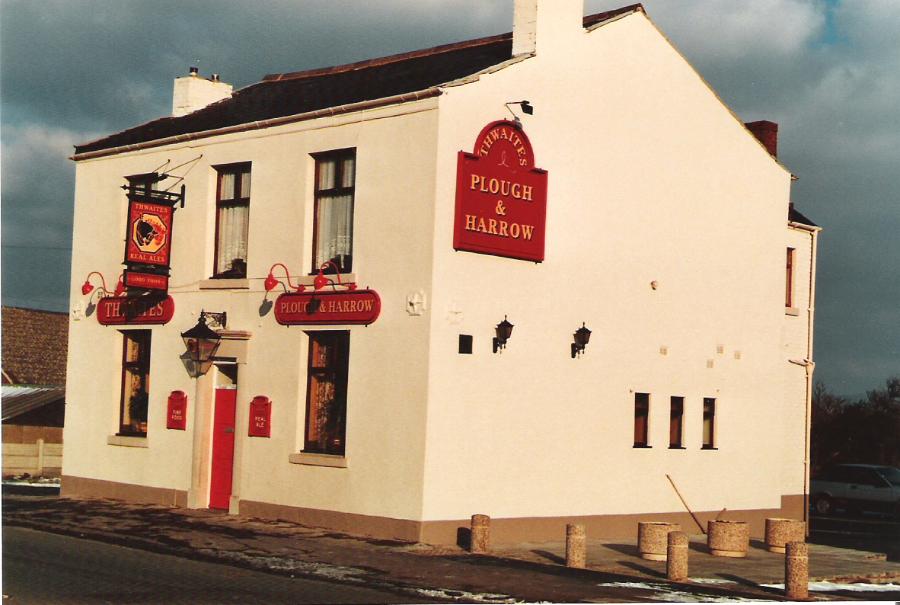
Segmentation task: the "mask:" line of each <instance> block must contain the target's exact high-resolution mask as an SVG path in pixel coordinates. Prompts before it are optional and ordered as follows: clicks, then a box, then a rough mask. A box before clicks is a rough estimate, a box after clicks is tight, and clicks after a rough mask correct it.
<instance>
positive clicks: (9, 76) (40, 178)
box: [0, 0, 900, 393]
mask: <svg viewBox="0 0 900 605" xmlns="http://www.w3.org/2000/svg"><path fill="white" fill-rule="evenodd" d="M627 3H628V2H627V1H625V0H586V2H585V12H587V13H590V12H597V11H600V10H606V9H609V8H615V7H618V6H622V5H624V4H627ZM512 4H513V3H512V0H494V1H484V0H384V1H380V2H377V3H370V2H369V3H366V2H361V1H358V0H356V1H351V0H328V1H326V0H304V1H299V0H281V1H275V0H270V1H264V2H253V3H250V2H236V1H220V0H190V1H183V0H182V1H174V0H156V1H152V2H148V1H146V0H141V1H137V0H95V1H85V0H64V1H59V0H43V1H40V2H39V1H34V0H24V1H20V0H16V1H9V0H4V1H2V2H0V59H2V72H0V99H2V104H3V112H2V127H3V130H2V141H3V192H2V193H3V206H2V209H3V210H2V211H3V217H2V221H3V242H4V248H3V285H4V291H3V297H4V301H7V300H13V298H11V297H13V296H14V297H15V300H16V301H24V302H25V303H27V301H28V300H31V301H32V302H31V304H39V305H41V306H45V307H46V306H52V307H55V308H58V309H64V308H65V307H66V302H65V301H66V296H65V294H64V291H65V288H66V285H65V279H66V276H64V275H63V273H65V267H66V263H67V257H66V252H65V250H63V249H62V248H65V247H66V246H67V245H68V242H69V239H70V234H69V233H70V231H71V200H72V188H73V182H72V174H73V169H72V166H71V162H68V161H67V160H65V159H64V158H65V156H66V155H68V154H69V153H70V152H71V144H73V143H75V142H84V141H86V140H89V139H91V138H93V137H95V136H99V135H101V134H104V133H109V132H113V131H116V130H119V129H122V128H125V127H128V126H132V125H134V124H137V123H140V122H144V121H147V120H150V119H153V118H156V117H159V116H161V115H166V114H168V113H169V111H170V109H171V87H172V78H173V77H175V76H177V75H181V74H183V73H185V71H186V69H187V67H188V66H189V65H190V64H191V63H192V62H193V61H194V60H199V62H200V63H199V64H200V68H201V72H203V73H204V74H209V73H210V72H219V73H221V74H222V77H223V79H224V80H225V81H228V82H231V83H234V84H235V86H236V87H242V86H246V85H248V84H251V83H253V82H256V81H258V80H259V79H260V78H261V77H262V76H263V75H264V74H266V73H272V72H283V71H294V70H300V69H307V68H311V67H320V66H326V65H334V64H339V63H344V62H349V61H355V60H361V59H365V58H370V57H374V56H380V55H385V54H390V53H395V52H403V51H407V50H412V49H416V48H423V47H427V46H433V45H437V44H443V43H448V42H454V41H457V40H463V39H467V38H472V37H477V36H483V35H490V34H495V33H500V32H503V31H509V30H510V29H511V23H512ZM645 6H646V7H647V11H648V13H649V15H650V17H651V18H652V19H653V20H654V22H655V23H657V25H659V27H660V29H661V30H662V31H663V32H664V33H665V34H666V35H667V36H668V37H669V38H670V39H671V40H672V42H673V43H674V44H675V46H676V47H677V48H678V49H679V50H680V51H681V52H682V53H683V54H684V55H685V57H686V58H687V59H688V60H689V61H690V62H691V63H692V64H693V65H694V66H695V67H696V68H697V70H698V71H699V72H700V74H701V75H702V76H703V77H704V79H706V80H707V81H708V82H709V83H710V85H711V86H712V87H713V88H714V89H715V90H716V92H717V93H718V94H719V95H720V96H721V98H722V99H723V100H724V101H725V102H726V103H727V104H728V105H729V106H730V107H731V108H732V109H733V110H734V111H735V112H736V113H737V114H738V115H739V116H740V118H741V119H742V120H744V121H750V120H757V119H771V120H773V121H777V122H779V124H780V141H779V151H780V158H781V160H782V162H783V163H784V164H785V165H786V166H787V167H788V168H789V169H790V170H791V171H792V172H794V173H795V174H797V175H798V176H799V177H800V180H799V181H798V182H797V183H795V184H794V187H793V199H794V201H795V202H796V203H797V205H798V207H800V209H801V210H802V211H803V212H804V213H806V214H807V215H808V216H810V217H811V218H812V219H813V220H815V221H817V222H818V223H819V224H821V225H822V226H823V227H824V229H825V231H824V232H823V234H822V238H821V243H820V256H819V272H818V300H817V309H816V314H817V315H816V317H817V331H816V358H817V363H818V366H817V371H816V376H817V378H821V379H823V380H825V381H826V383H828V384H829V386H831V387H832V388H833V389H834V390H836V391H838V392H844V393H858V392H862V391H864V390H866V389H871V388H874V387H875V386H877V385H879V384H880V383H882V382H883V380H884V379H885V378H886V377H887V376H888V375H890V374H892V373H893V374H896V373H900V304H898V302H897V301H898V300H900V277H898V275H900V237H898V236H897V233H900V202H898V193H897V191H900V186H898V185H900V183H898V180H900V177H898V173H900V103H898V102H897V99H898V98H900V44H898V42H897V40H896V37H897V32H898V31H900V2H896V1H894V0H853V1H849V0H840V1H839V0H754V1H753V2H735V1H733V0H647V1H646V2H645ZM38 225H40V227H38ZM9 244H14V245H16V246H24V245H40V246H44V248H40V249H38V248H33V249H30V250H29V249H25V248H11V247H9ZM23 251H24V252H23ZM48 266H49V267H50V269H47V268H46V267H48ZM61 268H62V269H61ZM48 271H49V272H50V273H51V274H52V276H48V280H51V281H52V283H53V284H57V282H58V284H57V285H54V286H53V288H55V290H53V293H52V294H49V293H48V287H47V286H42V287H39V288H38V287H35V286H34V285H33V280H28V279H23V278H22V275H27V274H29V273H34V272H38V273H41V272H43V273H47V272H48ZM48 283H49V282H48ZM51 289H52V288H51ZM48 300H51V301H52V302H50V303H48V302H47V301H48Z"/></svg>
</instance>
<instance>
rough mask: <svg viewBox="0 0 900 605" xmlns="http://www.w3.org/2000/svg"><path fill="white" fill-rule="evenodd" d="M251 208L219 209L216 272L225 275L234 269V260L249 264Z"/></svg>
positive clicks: (230, 207) (226, 207)
mask: <svg viewBox="0 0 900 605" xmlns="http://www.w3.org/2000/svg"><path fill="white" fill-rule="evenodd" d="M249 218H250V206H249V205H247V206H244V205H242V206H225V207H220V208H219V241H218V251H219V257H218V258H217V259H216V271H217V272H218V273H223V272H225V271H228V270H229V269H232V268H235V267H234V260H235V259H239V260H241V261H243V264H244V266H246V262H247V231H248V227H249V220H248V219H249Z"/></svg>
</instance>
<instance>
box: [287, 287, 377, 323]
mask: <svg viewBox="0 0 900 605" xmlns="http://www.w3.org/2000/svg"><path fill="white" fill-rule="evenodd" d="M380 313H381V298H379V297H378V293H377V292H375V290H369V289H366V290H347V291H340V292H292V293H289V294H282V295H281V296H279V297H278V298H277V299H276V300H275V321H277V322H278V323H280V324H281V325H283V326H294V325H307V326H310V325H311V326H315V325H328V324H338V325H341V324H348V325H368V324H370V323H372V322H373V321H375V320H376V319H378V315H379V314H380Z"/></svg>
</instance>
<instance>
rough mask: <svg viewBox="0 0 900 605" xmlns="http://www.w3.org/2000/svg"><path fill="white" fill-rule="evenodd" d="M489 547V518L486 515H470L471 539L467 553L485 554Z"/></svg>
mask: <svg viewBox="0 0 900 605" xmlns="http://www.w3.org/2000/svg"><path fill="white" fill-rule="evenodd" d="M490 547H491V518H490V517H488V516H487V515H472V537H471V539H470V541H469V552H479V553H485V552H487V551H488V550H490Z"/></svg>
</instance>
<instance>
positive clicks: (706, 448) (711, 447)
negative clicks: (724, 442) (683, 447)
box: [700, 445, 719, 450]
mask: <svg viewBox="0 0 900 605" xmlns="http://www.w3.org/2000/svg"><path fill="white" fill-rule="evenodd" d="M700 449H701V450H717V449H719V448H717V447H715V446H712V445H704V446H703V447H701V448H700Z"/></svg>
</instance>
